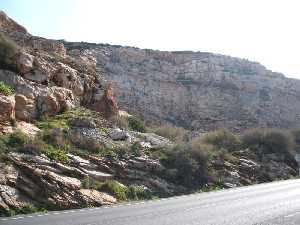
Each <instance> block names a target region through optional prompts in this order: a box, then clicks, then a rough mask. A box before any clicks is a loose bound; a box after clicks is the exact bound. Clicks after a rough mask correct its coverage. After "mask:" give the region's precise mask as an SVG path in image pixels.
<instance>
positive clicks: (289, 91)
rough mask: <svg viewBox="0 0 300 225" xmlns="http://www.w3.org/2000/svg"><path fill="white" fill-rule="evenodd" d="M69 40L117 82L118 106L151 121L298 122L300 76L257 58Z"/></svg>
mask: <svg viewBox="0 0 300 225" xmlns="http://www.w3.org/2000/svg"><path fill="white" fill-rule="evenodd" d="M65 45H66V47H67V48H68V49H81V51H84V50H87V49H88V50H89V51H90V52H91V53H92V55H94V57H96V58H97V70H98V71H101V72H104V74H105V77H106V78H107V79H109V80H111V81H112V82H113V85H114V86H115V87H116V96H117V99H118V102H119V104H120V106H122V107H123V108H125V109H126V110H128V111H129V112H131V113H135V114H139V115H140V116H142V117H143V118H144V119H146V120H147V121H149V122H152V123H160V122H166V121H167V122H171V123H173V124H176V125H178V126H182V127H185V128H188V129H192V130H200V131H207V130H213V129H218V128H224V127H226V128H229V129H231V130H233V131H240V130H244V129H245V128H250V127H281V128H286V127H292V126H297V125H298V124H299V112H300V81H298V80H295V79H288V78H285V77H284V76H283V75H282V74H279V73H274V72H271V71H269V70H267V69H266V68H265V67H264V66H262V65H260V64H259V63H255V62H251V61H248V60H244V59H239V58H232V57H228V56H223V55H217V54H212V53H205V52H163V51H154V50H148V49H138V48H132V47H121V46H111V45H101V44H99V45H96V44H89V43H65Z"/></svg>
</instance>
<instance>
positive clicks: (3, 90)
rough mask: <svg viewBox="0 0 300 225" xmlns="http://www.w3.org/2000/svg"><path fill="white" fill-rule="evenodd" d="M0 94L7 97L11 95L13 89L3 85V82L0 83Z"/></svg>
mask: <svg viewBox="0 0 300 225" xmlns="http://www.w3.org/2000/svg"><path fill="white" fill-rule="evenodd" d="M0 93H2V94H4V95H6V96H8V95H12V94H13V89H12V88H11V87H9V86H8V85H7V84H5V83H4V82H3V81H0Z"/></svg>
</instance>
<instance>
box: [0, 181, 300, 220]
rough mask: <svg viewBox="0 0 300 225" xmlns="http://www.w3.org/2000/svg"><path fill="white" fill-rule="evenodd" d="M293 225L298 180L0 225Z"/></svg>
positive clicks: (299, 203)
mask: <svg viewBox="0 0 300 225" xmlns="http://www.w3.org/2000/svg"><path fill="white" fill-rule="evenodd" d="M21 224H22V225H192V224H193V225H194V224H197V225H227V224H228V225H229V224H230V225H248V224H251V225H252V224H253V225H279V224H288V225H299V224H300V179H299V180H288V181H279V182H273V183H267V184H259V185H252V186H248V187H242V188H235V189H228V190H223V191H216V192H210V193H202V194H193V195H185V196H179V197H174V198H167V199H160V200H153V201H146V202H132V203H128V204H127V203H125V204H119V205H114V206H107V207H100V208H87V209H79V210H66V211H55V212H49V213H46V214H31V215H19V216H16V217H10V218H2V219H0V225H21Z"/></svg>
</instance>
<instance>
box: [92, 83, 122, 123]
mask: <svg viewBox="0 0 300 225" xmlns="http://www.w3.org/2000/svg"><path fill="white" fill-rule="evenodd" d="M92 108H93V109H94V110H95V111H97V112H100V113H102V114H103V115H104V116H105V117H112V116H115V115H118V112H119V107H118V105H117V101H116V99H115V97H114V94H113V89H112V85H111V84H109V85H108V86H107V88H106V89H105V91H104V94H103V96H102V98H101V99H100V100H95V102H94V104H93V106H92Z"/></svg>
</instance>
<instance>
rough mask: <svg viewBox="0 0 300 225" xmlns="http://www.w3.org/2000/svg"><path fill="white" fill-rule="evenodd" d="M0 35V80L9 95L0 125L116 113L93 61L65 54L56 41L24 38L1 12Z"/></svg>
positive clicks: (104, 81)
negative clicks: (77, 111) (74, 113)
mask: <svg viewBox="0 0 300 225" xmlns="http://www.w3.org/2000/svg"><path fill="white" fill-rule="evenodd" d="M0 33H1V57H0V61H1V63H0V64H1V67H0V80H1V81H3V82H4V83H5V84H7V85H9V86H10V87H11V88H12V89H14V92H15V95H14V97H13V98H11V97H9V98H6V97H3V98H4V99H3V100H2V101H1V103H0V105H1V106H0V107H2V104H3V107H4V108H7V106H6V105H9V103H8V102H10V105H11V106H10V108H11V109H12V110H10V112H8V113H7V115H6V116H5V118H3V119H2V121H1V123H2V124H3V123H4V122H7V121H8V122H9V121H10V120H11V119H15V118H16V119H20V120H23V121H34V120H36V119H37V118H38V117H39V116H41V115H44V114H47V115H56V114H58V113H61V112H63V111H66V110H69V109H71V108H74V107H78V106H85V107H88V108H94V109H96V110H98V111H101V110H102V111H103V113H104V114H107V113H110V116H112V115H115V114H117V113H118V106H117V104H116V101H115V100H114V98H113V91H112V88H111V87H110V86H109V85H107V82H106V80H105V79H104V77H103V76H102V74H100V73H98V72H96V59H95V58H94V57H93V56H90V55H78V52H77V51H69V52H68V53H67V52H66V49H65V47H64V45H63V44H62V43H61V42H59V41H55V40H49V39H45V38H41V37H36V36H33V35H31V34H29V33H28V32H27V31H26V29H25V28H23V27H22V26H20V25H19V24H17V23H16V22H14V21H13V20H12V19H10V18H9V17H8V16H7V15H6V14H5V13H4V12H0ZM106 89H107V90H106ZM107 110H109V111H108V112H107ZM12 111H13V112H12ZM5 119H6V120H7V121H5Z"/></svg>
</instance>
